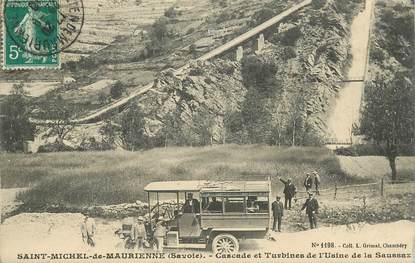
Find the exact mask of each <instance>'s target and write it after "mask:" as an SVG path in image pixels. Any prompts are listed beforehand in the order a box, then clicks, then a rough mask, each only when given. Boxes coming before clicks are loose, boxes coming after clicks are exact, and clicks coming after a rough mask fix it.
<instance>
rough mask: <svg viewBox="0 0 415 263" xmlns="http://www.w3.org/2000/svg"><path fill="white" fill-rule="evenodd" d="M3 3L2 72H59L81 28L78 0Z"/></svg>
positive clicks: (81, 9) (80, 8)
mask: <svg viewBox="0 0 415 263" xmlns="http://www.w3.org/2000/svg"><path fill="white" fill-rule="evenodd" d="M60 2H61V1H60V0H5V2H4V6H3V17H4V18H3V69H6V70H13V69H38V68H43V69H58V68H59V67H60V62H61V59H60V53H61V51H62V50H64V49H65V48H67V47H69V46H70V45H71V44H72V43H74V42H75V40H76V38H77V37H78V35H79V34H80V31H81V28H82V25H83V4H82V1H81V0H65V1H62V2H64V4H62V5H61V4H60Z"/></svg>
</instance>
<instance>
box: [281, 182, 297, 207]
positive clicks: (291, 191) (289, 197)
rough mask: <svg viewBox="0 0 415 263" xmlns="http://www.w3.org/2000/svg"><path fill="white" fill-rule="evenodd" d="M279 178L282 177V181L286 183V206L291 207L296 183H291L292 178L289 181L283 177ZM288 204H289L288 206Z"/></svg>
mask: <svg viewBox="0 0 415 263" xmlns="http://www.w3.org/2000/svg"><path fill="white" fill-rule="evenodd" d="M278 179H280V181H281V182H282V183H283V184H284V191H283V193H284V208H285V209H291V200H292V199H293V198H294V197H295V193H296V192H297V188H295V185H294V184H293V183H291V178H288V179H287V181H285V180H284V179H282V178H281V177H278ZM287 204H288V205H289V206H288V207H287Z"/></svg>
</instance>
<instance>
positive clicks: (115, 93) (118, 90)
mask: <svg viewBox="0 0 415 263" xmlns="http://www.w3.org/2000/svg"><path fill="white" fill-rule="evenodd" d="M123 92H124V87H123V86H122V84H121V82H120V81H117V82H115V83H114V84H113V85H112V86H111V89H110V94H111V97H112V98H113V99H118V98H120V97H121V96H122V94H123Z"/></svg>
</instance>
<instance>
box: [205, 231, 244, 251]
mask: <svg viewBox="0 0 415 263" xmlns="http://www.w3.org/2000/svg"><path fill="white" fill-rule="evenodd" d="M212 251H213V253H214V254H233V253H237V252H238V251H239V242H238V239H236V237H234V236H233V235H231V234H220V235H217V236H216V237H215V238H214V239H213V241H212Z"/></svg>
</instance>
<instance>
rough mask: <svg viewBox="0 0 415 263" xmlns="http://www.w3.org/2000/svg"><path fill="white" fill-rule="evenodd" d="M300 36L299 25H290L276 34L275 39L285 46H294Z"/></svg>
mask: <svg viewBox="0 0 415 263" xmlns="http://www.w3.org/2000/svg"><path fill="white" fill-rule="evenodd" d="M301 36H302V33H301V29H300V27H298V26H296V27H292V28H290V29H288V30H287V31H285V32H282V33H281V34H280V35H278V36H277V40H278V41H279V42H280V43H281V44H283V45H285V46H294V45H295V43H296V42H297V40H298V39H299V38H300V37H301Z"/></svg>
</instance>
